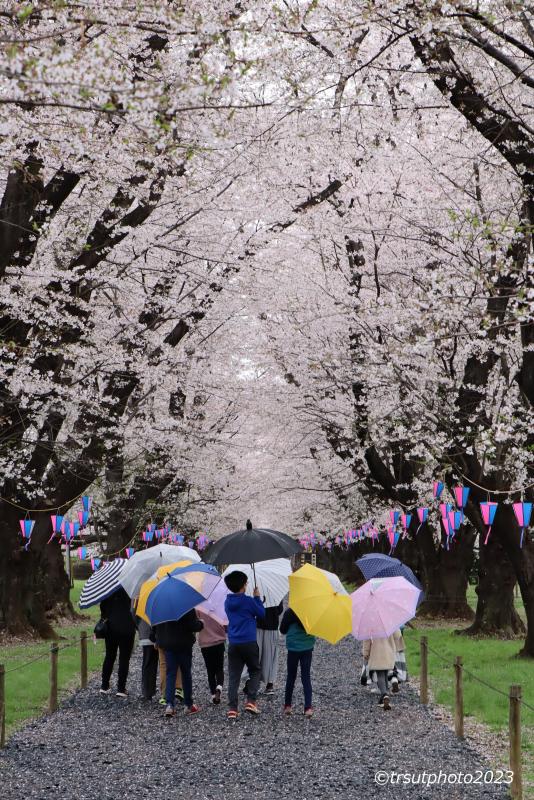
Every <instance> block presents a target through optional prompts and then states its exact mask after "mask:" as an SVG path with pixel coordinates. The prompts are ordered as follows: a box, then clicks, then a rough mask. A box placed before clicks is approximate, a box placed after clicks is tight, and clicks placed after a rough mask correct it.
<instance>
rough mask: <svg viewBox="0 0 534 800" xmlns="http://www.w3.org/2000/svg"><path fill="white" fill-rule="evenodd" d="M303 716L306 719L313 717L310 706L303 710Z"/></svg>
mask: <svg viewBox="0 0 534 800" xmlns="http://www.w3.org/2000/svg"><path fill="white" fill-rule="evenodd" d="M304 716H305V717H308V718H309V717H313V708H312V707H311V706H310V707H309V708H305V709H304Z"/></svg>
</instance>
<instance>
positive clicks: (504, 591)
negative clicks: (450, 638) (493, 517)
mask: <svg viewBox="0 0 534 800" xmlns="http://www.w3.org/2000/svg"><path fill="white" fill-rule="evenodd" d="M485 536H486V535H485V534H480V539H479V542H480V545H479V562H478V586H477V588H476V593H477V598H478V599H477V608H476V613H475V619H474V621H473V624H472V625H470V626H469V628H465V629H464V630H461V631H457V633H461V634H463V635H466V636H476V635H478V636H480V635H482V636H497V637H499V638H501V639H510V638H513V637H515V636H517V635H519V634H524V633H525V626H524V624H523V621H522V620H521V617H520V616H519V614H518V613H517V611H516V610H515V606H514V587H515V585H516V577H515V572H514V568H513V567H512V564H511V563H510V560H509V558H508V556H507V555H506V552H505V550H504V548H503V546H502V544H501V542H500V541H499V540H498V538H497V537H495V536H494V535H493V533H492V534H491V535H490V537H489V539H488V544H487V545H484V540H485Z"/></svg>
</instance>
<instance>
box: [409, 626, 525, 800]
mask: <svg viewBox="0 0 534 800" xmlns="http://www.w3.org/2000/svg"><path fill="white" fill-rule="evenodd" d="M421 635H424V636H426V637H427V638H428V644H429V647H430V648H432V650H434V651H436V652H437V653H439V654H440V656H441V658H440V657H439V656H437V655H436V654H435V653H434V652H432V650H430V651H429V654H428V671H429V686H430V690H431V692H432V694H433V696H434V700H435V702H437V703H439V704H440V705H443V706H446V707H447V708H448V709H450V710H451V711H452V710H453V707H454V683H453V681H454V670H453V666H452V664H453V662H454V659H455V657H456V656H462V658H463V664H464V713H465V715H466V717H467V716H472V717H475V718H476V719H477V720H478V721H480V722H482V723H484V724H486V725H488V726H489V727H490V728H491V729H492V730H493V731H495V732H497V733H499V734H500V736H501V739H502V748H503V749H502V756H501V758H502V763H501V764H499V765H496V766H499V767H500V768H502V769H505V768H506V767H507V763H508V761H507V759H508V751H507V747H508V712H509V701H508V691H509V688H510V686H511V685H512V684H519V685H520V686H522V687H523V698H524V700H525V701H526V702H527V703H528V704H529V705H531V706H532V707H534V664H533V662H532V660H531V659H522V658H517V653H518V651H519V649H520V642H519V641H502V640H500V639H472V638H470V637H467V636H458V635H457V634H456V633H455V632H454V629H453V628H440V629H437V628H422V627H419V628H417V629H416V630H410V629H408V628H406V629H405V631H404V639H405V641H406V658H407V662H408V671H409V673H410V674H411V675H413V676H418V675H419V670H420V655H419V654H420V650H419V648H420V644H419V639H420V636H421ZM443 659H444V660H443ZM468 673H472V675H475V676H476V677H477V678H479V679H480V680H482V681H484V683H485V684H489V685H490V686H493V687H495V689H498V690H499V691H493V690H492V689H489V688H488V687H487V686H485V685H483V684H481V683H479V681H477V680H475V679H474V678H473V677H471V676H470V675H469V674H468ZM522 731H523V742H522V745H523V754H524V756H523V765H524V766H523V770H524V777H525V780H526V781H528V782H534V759H533V758H532V754H533V753H534V711H530V710H529V709H527V708H525V707H523V709H522ZM527 797H531V798H532V797H534V794H530V795H529V794H528V789H527V791H526V792H525V798H527Z"/></svg>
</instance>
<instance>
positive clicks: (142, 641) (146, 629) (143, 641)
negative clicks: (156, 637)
mask: <svg viewBox="0 0 534 800" xmlns="http://www.w3.org/2000/svg"><path fill="white" fill-rule="evenodd" d="M135 622H136V625H137V633H138V634H139V645H140V647H147V646H148V645H149V644H150V645H152V647H154V642H153V641H152V640H151V639H150V634H151V633H152V628H151V627H150V625H149V624H148V622H145V620H144V619H141V617H136V618H135Z"/></svg>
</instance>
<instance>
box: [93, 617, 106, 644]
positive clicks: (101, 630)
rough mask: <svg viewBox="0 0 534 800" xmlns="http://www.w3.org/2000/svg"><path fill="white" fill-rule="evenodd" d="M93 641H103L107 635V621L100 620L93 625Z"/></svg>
mask: <svg viewBox="0 0 534 800" xmlns="http://www.w3.org/2000/svg"><path fill="white" fill-rule="evenodd" d="M93 632H94V634H95V639H105V638H106V636H107V634H108V621H107V619H103V618H100V619H99V620H98V622H97V623H96V625H95V629H94V631H93Z"/></svg>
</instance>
